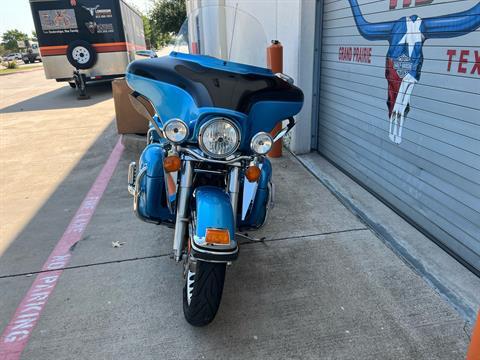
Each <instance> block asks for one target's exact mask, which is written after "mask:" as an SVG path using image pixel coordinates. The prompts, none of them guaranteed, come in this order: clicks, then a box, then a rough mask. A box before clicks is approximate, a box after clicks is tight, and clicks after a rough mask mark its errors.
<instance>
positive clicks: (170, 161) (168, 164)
mask: <svg viewBox="0 0 480 360" xmlns="http://www.w3.org/2000/svg"><path fill="white" fill-rule="evenodd" d="M181 166H182V161H181V160H180V157H178V155H170V156H167V157H166V158H165V159H163V168H164V169H165V171H166V172H168V173H169V172H174V171H178V170H180V167H181Z"/></svg>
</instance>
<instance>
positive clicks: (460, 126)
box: [317, 0, 480, 271]
mask: <svg viewBox="0 0 480 360" xmlns="http://www.w3.org/2000/svg"><path fill="white" fill-rule="evenodd" d="M356 10H360V12H361V14H362V15H360V13H357V14H356V19H357V20H358V21H357V23H356V22H355V21H354V20H355V18H354V16H353V14H352V13H353V11H356ZM458 12H463V13H461V14H458V15H452V14H455V13H458ZM413 15H418V16H419V18H417V17H415V16H413ZM443 15H450V16H447V17H444V18H440V19H438V17H439V16H443ZM322 16H323V19H317V24H319V26H323V29H322V36H321V55H320V56H321V60H320V64H321V76H320V96H319V101H320V104H319V120H318V150H319V151H320V152H321V153H322V154H323V155H324V156H326V157H327V158H329V159H330V160H332V161H333V162H335V163H336V164H338V165H339V166H340V167H341V168H343V169H344V170H346V171H347V172H349V173H350V174H351V175H352V176H354V177H355V178H357V179H358V180H359V181H360V182H362V183H363V184H365V185H366V186H368V187H369V188H371V189H372V190H373V191H374V192H375V193H377V194H378V195H380V196H381V197H382V198H384V199H385V200H386V201H387V202H389V203H391V204H392V205H393V206H394V207H395V208H397V209H398V210H399V211H400V212H402V213H403V214H404V215H406V216H407V217H409V218H410V219H411V220H413V221H414V222H415V223H417V224H418V225H420V226H421V227H423V228H424V229H425V230H426V231H427V232H428V233H430V234H431V235H433V236H434V237H435V238H436V239H438V240H439V241H440V242H441V243H443V244H445V245H446V246H447V247H448V248H449V249H450V250H452V251H454V252H455V253H456V254H458V255H459V256H461V257H462V258H463V259H464V260H465V261H466V262H468V263H469V264H470V265H471V266H473V267H474V268H476V269H477V270H479V271H480V30H479V29H478V26H480V2H478V0H475V1H439V0H416V1H415V0H380V1H378V0H359V4H356V0H326V1H325V2H324V3H323V15H322ZM405 17H407V18H405ZM363 20H366V22H362V21H363ZM379 23H380V24H379ZM320 24H322V25H320ZM360 31H361V33H360ZM422 54H423V61H422V59H421V55H422ZM386 70H387V71H388V81H387V78H386V76H387V74H386ZM389 91H390V107H389V106H388V104H387V100H388V99H389V97H388V95H389ZM410 92H411V96H410V98H409V99H408V93H410ZM404 94H407V95H406V96H404ZM407 104H408V105H407ZM402 109H407V110H409V111H408V113H407V115H406V118H405V120H404V122H403V128H402V133H401V136H398V135H399V133H398V131H397V132H395V127H394V128H393V129H391V121H390V118H391V114H395V113H398V114H401V113H402ZM389 110H390V111H389ZM390 113H391V114H390Z"/></svg>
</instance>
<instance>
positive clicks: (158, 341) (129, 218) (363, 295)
mask: <svg viewBox="0 0 480 360" xmlns="http://www.w3.org/2000/svg"><path fill="white" fill-rule="evenodd" d="M110 136H114V135H113V134H109V135H108V137H110ZM110 142H111V141H110ZM97 146H100V145H97ZM91 151H95V149H91ZM137 156H138V154H137V153H134V152H128V151H127V152H126V153H124V156H123V159H122V160H121V163H120V165H119V167H118V168H117V171H116V173H115V175H114V178H113V179H112V181H111V183H110V185H109V188H108V190H107V192H106V194H105V195H104V198H103V199H102V201H101V204H100V206H99V208H98V209H97V211H96V214H95V216H94V219H93V220H92V222H91V223H90V226H89V227H88V229H87V232H86V234H85V236H84V240H82V241H81V242H80V243H78V245H77V246H76V247H75V249H74V257H73V261H72V263H71V264H70V265H71V266H73V267H75V268H73V269H70V270H67V271H65V272H64V274H63V275H62V278H61V279H60V282H59V284H58V286H57V288H56V290H55V293H54V294H53V296H52V297H51V299H50V300H49V303H48V305H47V307H46V309H45V311H44V313H43V315H42V317H41V319H40V322H39V324H38V326H37V328H36V329H35V331H34V332H33V335H32V338H31V340H30V342H29V345H28V346H27V348H26V351H25V352H24V358H25V359H52V358H54V359H72V358H74V359H132V358H134V357H137V358H138V357H139V358H142V359H160V358H162V359H163V358H165V359H166V358H168V359H170V358H177V359H185V358H195V359H196V358H200V359H202V358H205V359H213V358H238V359H251V358H257V359H265V358H271V359H279V358H280V359H289V358H302V359H304V358H312V359H314V358H315V359H316V358H339V359H363V358H382V359H462V358H463V357H464V354H465V352H466V348H467V345H468V337H467V335H466V333H465V331H464V330H463V327H464V321H463V319H462V318H461V317H460V316H459V315H458V314H457V313H456V312H455V311H454V310H453V308H452V307H451V306H449V305H448V304H447V303H446V302H444V301H443V300H442V298H441V297H440V296H439V295H438V294H437V293H436V292H435V291H434V290H433V289H432V288H430V286H428V284H427V283H426V282H425V281H424V280H423V279H422V278H421V277H420V276H418V275H417V274H416V273H415V272H414V271H412V270H411V269H410V268H409V267H408V266H407V265H405V263H404V262H403V261H402V260H400V259H399V258H398V257H397V256H396V255H395V254H394V253H393V252H392V251H391V250H390V249H389V248H388V247H387V246H385V245H384V244H383V243H382V242H381V241H380V240H379V239H378V238H377V237H376V236H375V235H374V234H373V233H372V232H371V231H370V230H369V229H368V228H367V227H366V226H365V225H364V224H363V223H362V222H360V221H359V220H358V219H357V218H356V217H355V216H354V215H353V214H352V213H351V212H350V211H349V210H347V209H346V208H345V207H344V206H343V205H342V204H341V203H340V202H339V201H338V200H337V199H336V198H335V197H334V196H333V195H332V194H331V193H330V192H329V191H328V190H327V189H326V188H325V187H324V186H323V185H321V184H320V183H319V182H318V181H317V179H315V177H313V176H312V175H311V174H310V173H308V172H307V171H306V170H305V169H304V168H303V167H302V166H301V164H300V163H299V162H298V161H296V160H295V159H294V158H292V157H291V156H285V157H284V158H282V159H280V160H276V161H274V174H275V175H274V178H275V182H276V184H277V204H276V207H275V209H274V211H273V213H272V216H271V220H270V222H269V223H268V224H267V225H266V227H265V228H264V229H263V230H261V231H260V233H259V234H258V236H266V237H267V242H266V243H265V244H261V243H260V244H245V245H244V246H242V249H241V255H240V258H239V261H238V262H236V263H235V264H234V265H233V266H232V267H231V268H230V269H229V270H228V272H227V280H226V287H225V292H224V298H223V301H222V305H221V308H220V311H219V313H218V315H217V318H216V320H215V321H214V322H213V323H212V324H211V325H210V326H208V327H206V328H193V327H191V326H189V325H188V324H187V323H186V322H185V321H184V319H183V314H182V300H181V291H182V286H183V284H182V277H181V271H182V269H181V265H176V264H175V263H173V261H172V260H170V259H169V255H170V252H171V250H170V248H171V239H172V230H169V229H165V228H163V227H158V226H154V225H149V224H144V223H142V222H140V221H139V220H138V219H137V218H135V217H134V216H133V214H132V212H131V198H130V197H129V196H128V195H127V193H126V188H125V173H126V167H127V164H128V163H129V162H130V161H131V160H133V159H135V158H136V157H137ZM65 190H67V191H68V189H65ZM45 215H46V216H47V215H48V214H45ZM39 216H41V215H39ZM117 240H118V241H125V242H126V244H125V245H124V246H123V247H121V248H119V249H114V248H112V246H111V242H112V241H117ZM8 255H9V253H8V251H7V253H6V256H7V258H8ZM2 260H3V259H2ZM24 266H26V268H25V270H27V271H30V269H31V268H30V267H28V266H27V264H24ZM17 269H18V268H17ZM12 275H14V274H12ZM28 283H29V279H28V278H25V277H7V278H3V279H1V280H0V287H1V288H2V289H4V290H5V292H3V291H2V293H3V294H4V295H2V298H4V297H5V296H6V297H7V299H8V301H7V302H6V303H5V302H3V305H2V311H1V316H2V319H8V317H9V316H10V314H12V313H13V311H14V308H15V306H16V303H15V301H14V300H12V301H10V300H11V299H17V300H18V299H19V298H20V297H21V296H22V295H23V293H22V292H21V291H20V290H21V289H22V288H24V287H25V286H26V285H28Z"/></svg>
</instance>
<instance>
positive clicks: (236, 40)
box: [126, 6, 303, 326]
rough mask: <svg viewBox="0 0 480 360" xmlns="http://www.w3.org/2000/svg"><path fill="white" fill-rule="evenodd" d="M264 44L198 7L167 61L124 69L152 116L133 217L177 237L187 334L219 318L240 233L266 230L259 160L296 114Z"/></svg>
mask: <svg viewBox="0 0 480 360" xmlns="http://www.w3.org/2000/svg"><path fill="white" fill-rule="evenodd" d="M266 39H267V38H266V36H265V33H264V31H263V28H262V26H261V25H260V23H259V22H258V21H257V20H256V19H255V18H254V17H253V16H251V15H249V14H247V13H245V12H243V11H241V10H239V9H237V8H229V7H219V6H215V7H209V6H206V7H201V8H198V9H196V10H194V11H192V12H191V13H190V14H189V15H188V18H187V20H186V21H185V23H184V25H183V26H182V29H181V31H180V32H179V34H178V36H177V42H176V45H175V49H174V51H173V52H171V53H170V54H169V55H168V56H165V57H161V58H154V59H143V60H137V61H134V62H132V63H131V64H130V65H129V66H128V68H127V73H126V79H127V82H128V84H129V86H130V87H131V88H132V90H133V93H132V94H131V101H132V104H133V105H134V106H135V107H136V108H137V109H138V111H143V112H145V111H146V110H145V107H144V104H145V103H146V102H149V103H150V104H151V106H152V107H153V108H154V109H155V114H154V115H153V116H151V117H150V118H151V121H150V123H151V127H150V129H149V131H148V134H147V146H146V147H145V149H144V150H143V152H142V154H141V156H140V159H139V161H138V165H137V163H136V162H132V163H131V164H130V166H129V170H128V189H129V192H130V193H131V194H132V195H133V210H134V212H135V214H136V215H137V216H138V217H139V218H140V219H141V220H143V221H146V222H149V223H154V224H162V225H166V226H170V227H173V228H174V229H175V231H174V236H173V259H174V260H175V261H176V262H180V261H182V260H183V262H184V279H185V284H184V288H183V312H184V315H185V318H186V320H187V321H188V322H189V323H190V324H192V325H194V326H204V325H207V324H208V323H210V322H211V321H212V320H213V319H214V317H215V315H216V313H217V310H218V308H219V305H220V300H221V297H222V292H223V286H224V280H225V271H226V266H227V265H230V264H231V263H232V262H233V261H234V260H236V259H237V257H238V254H239V242H238V239H239V236H240V234H239V233H237V231H240V230H246V229H249V230H254V229H259V228H261V227H262V226H263V225H264V224H265V221H266V219H267V215H268V213H269V211H270V210H271V208H272V204H273V198H274V186H273V184H272V165H271V163H270V161H269V159H268V158H267V157H266V155H267V153H268V152H269V151H270V149H271V148H272V145H273V144H274V142H276V141H280V139H281V138H282V137H283V136H285V135H286V134H287V133H288V132H289V131H290V130H291V129H292V127H293V126H294V125H295V121H294V118H293V116H294V115H296V114H297V113H298V112H299V111H300V110H301V108H302V105H303V93H302V91H301V90H300V89H299V88H297V87H296V86H294V85H293V81H292V79H291V78H290V77H288V76H287V75H284V74H274V73H272V71H271V70H269V69H266V68H265V64H266V59H265V57H266V56H265V53H266V51H265V49H266V47H267V45H268V42H267V40H266ZM285 119H287V120H288V125H286V126H285V127H284V128H283V129H282V130H281V131H280V132H279V133H277V135H276V136H274V137H272V135H270V131H272V129H273V128H274V127H275V125H276V124H277V123H279V122H282V121H283V120H285Z"/></svg>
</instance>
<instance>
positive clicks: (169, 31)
mask: <svg viewBox="0 0 480 360" xmlns="http://www.w3.org/2000/svg"><path fill="white" fill-rule="evenodd" d="M186 16H187V12H186V9H185V0H155V2H154V3H153V7H152V10H151V12H150V14H149V20H150V21H149V23H150V24H149V25H150V28H151V39H150V41H151V43H152V46H165V45H167V44H168V42H169V41H170V40H171V38H172V35H173V34H175V33H176V32H177V31H178V30H179V29H180V26H182V23H183V21H184V20H185V17H186Z"/></svg>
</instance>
